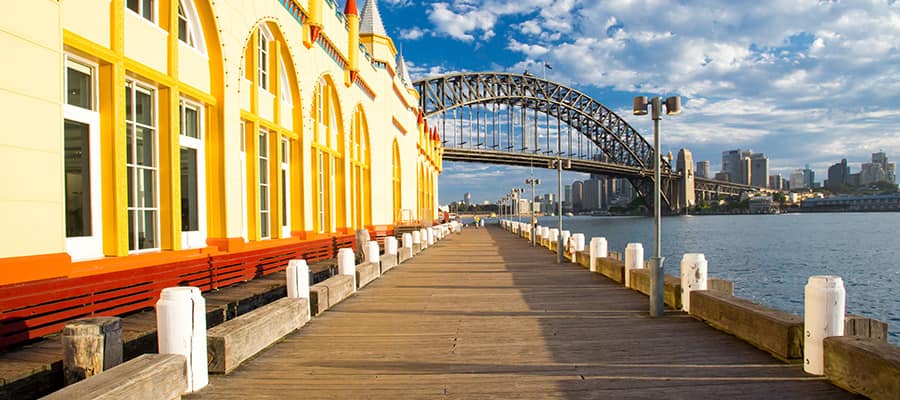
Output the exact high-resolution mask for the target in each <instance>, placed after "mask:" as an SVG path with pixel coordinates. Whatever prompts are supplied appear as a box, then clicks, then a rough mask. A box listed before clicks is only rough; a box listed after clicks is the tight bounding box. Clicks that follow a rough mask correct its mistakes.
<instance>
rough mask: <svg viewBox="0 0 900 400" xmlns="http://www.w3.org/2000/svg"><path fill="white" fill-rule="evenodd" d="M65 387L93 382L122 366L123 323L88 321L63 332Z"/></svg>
mask: <svg viewBox="0 0 900 400" xmlns="http://www.w3.org/2000/svg"><path fill="white" fill-rule="evenodd" d="M62 347H63V377H64V378H65V384H66V385H71V384H73V383H75V382H78V381H81V380H84V379H87V378H90V377H92V376H94V375H97V374H99V373H101V372H103V371H106V370H108V369H110V368H112V367H115V366H116V365H119V364H121V363H122V320H121V319H119V318H118V317H95V318H84V319H79V320H75V321H72V322H69V323H67V324H66V326H65V327H64V328H63V330H62Z"/></svg>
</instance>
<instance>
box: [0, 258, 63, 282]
mask: <svg viewBox="0 0 900 400" xmlns="http://www.w3.org/2000/svg"><path fill="white" fill-rule="evenodd" d="M71 271H72V257H70V256H69V254H68V253H52V254H40V255H36V256H24V257H10V258H0V285H9V284H14V283H22V282H27V281H37V280H41V279H49V278H58V277H64V276H67V275H69V273H70V272H71Z"/></svg>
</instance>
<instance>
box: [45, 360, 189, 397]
mask: <svg viewBox="0 0 900 400" xmlns="http://www.w3.org/2000/svg"><path fill="white" fill-rule="evenodd" d="M186 390H187V363H186V362H185V360H184V356H180V355H173V354H145V355H143V356H140V357H138V358H135V359H134V360H131V361H129V362H127V363H124V364H122V365H119V366H118V367H115V368H112V369H110V370H108V371H104V372H103V373H101V374H98V375H95V376H92V377H90V378H88V379H85V380H83V381H81V382H78V383H76V384H74V385H70V386H67V387H66V388H64V389H61V390H58V391H56V392H53V393H51V394H50V395H48V396H47V397H44V400H63V399H65V400H81V399H84V400H93V399H97V400H112V399H133V400H142V399H147V400H151V399H154V400H155V399H176V398H178V397H179V396H181V394H182V393H184V391H186Z"/></svg>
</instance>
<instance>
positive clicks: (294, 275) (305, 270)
mask: <svg viewBox="0 0 900 400" xmlns="http://www.w3.org/2000/svg"><path fill="white" fill-rule="evenodd" d="M286 274H287V297H290V298H292V299H309V265H307V264H306V260H290V261H288V266H287V271H286Z"/></svg>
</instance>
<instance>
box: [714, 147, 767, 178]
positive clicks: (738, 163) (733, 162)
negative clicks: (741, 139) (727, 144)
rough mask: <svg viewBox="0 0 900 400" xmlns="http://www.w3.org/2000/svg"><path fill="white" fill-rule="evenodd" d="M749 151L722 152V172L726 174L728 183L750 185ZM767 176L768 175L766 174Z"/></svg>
mask: <svg viewBox="0 0 900 400" xmlns="http://www.w3.org/2000/svg"><path fill="white" fill-rule="evenodd" d="M751 153H752V151H750V150H741V149H737V150H728V151H723V152H722V172H727V173H728V179H729V181H730V182H736V183H742V184H745V185H749V184H750V174H751V165H750V154H751ZM767 176H768V174H767Z"/></svg>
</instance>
